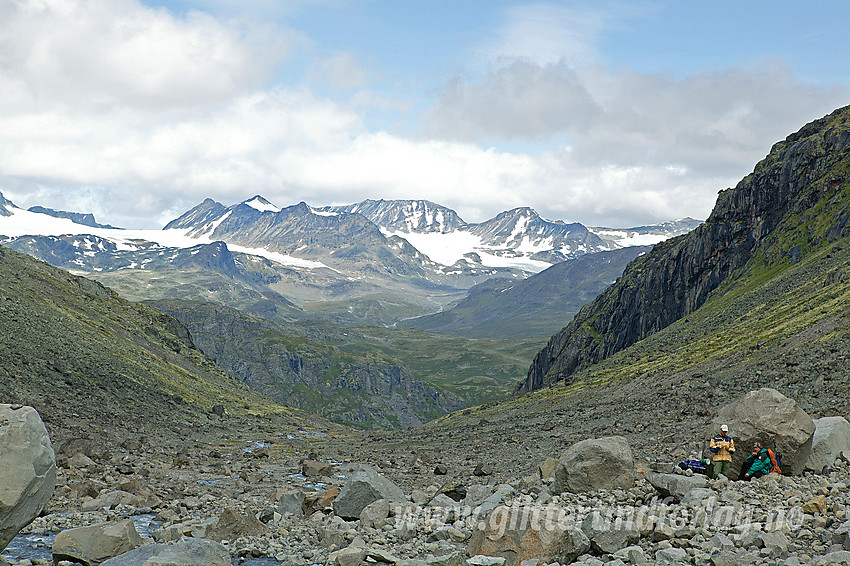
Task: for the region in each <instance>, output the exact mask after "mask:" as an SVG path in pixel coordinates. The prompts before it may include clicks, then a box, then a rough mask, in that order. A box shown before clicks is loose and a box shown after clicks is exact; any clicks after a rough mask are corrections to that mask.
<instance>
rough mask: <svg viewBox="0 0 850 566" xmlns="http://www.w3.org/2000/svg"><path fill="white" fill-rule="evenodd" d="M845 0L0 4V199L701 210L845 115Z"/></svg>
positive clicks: (133, 210)
mask: <svg viewBox="0 0 850 566" xmlns="http://www.w3.org/2000/svg"><path fill="white" fill-rule="evenodd" d="M848 21H850V2H844V1H839V0H836V1H831V2H829V1H819V0H813V1H810V2H806V3H801V2H796V1H785V0H774V1H771V2H767V1H761V0H753V1H750V2H731V1H726V0H713V1H711V2H682V1H681V0H669V1H667V0H645V1H644V0H635V1H628V2H627V1H606V0H599V1H585V2H579V1H549V2H522V1H508V0H452V1H445V0H427V1H422V0H404V1H399V0H359V1H349V0H289V1H273V0H257V1H253V2H251V1H246V0H169V1H165V0H156V1H147V2H142V1H139V0H0V192H2V193H3V194H4V196H6V197H7V198H9V199H10V200H12V201H13V202H15V203H16V204H17V205H18V206H22V207H29V206H33V205H42V206H47V207H51V208H56V209H61V210H72V211H77V212H93V213H94V214H95V215H96V217H97V218H98V220H99V221H100V222H105V223H109V224H113V225H119V226H124V227H128V228H159V227H162V226H163V225H164V224H165V223H167V222H168V221H169V220H171V219H173V218H175V217H177V216H179V215H180V214H182V213H183V212H185V211H186V210H188V209H189V208H191V207H192V206H194V205H196V204H197V203H199V202H201V201H202V200H204V199H205V198H207V197H209V198H213V199H215V200H217V201H219V202H222V203H223V204H225V205H229V204H233V203H236V202H241V201H243V200H246V199H249V198H251V197H252V196H253V195H255V194H261V195H263V196H265V197H266V198H267V199H269V200H270V201H272V202H273V203H275V204H276V205H278V206H287V205H290V204H296V203H298V202H300V201H302V200H303V201H306V202H307V203H309V204H311V205H313V206H320V205H326V204H347V203H352V202H357V201H360V200H363V199H366V198H373V199H378V198H384V199H428V200H431V201H434V202H437V203H440V204H443V205H446V206H449V207H451V208H453V209H455V210H456V211H457V212H458V213H459V214H460V215H461V217H462V218H464V219H465V220H467V221H469V222H478V221H483V220H486V219H487V218H490V217H492V216H494V215H496V214H497V213H499V212H501V211H503V210H507V209H510V208H514V207H519V206H530V207H532V208H534V209H535V210H537V212H538V213H540V214H541V215H542V216H544V217H545V218H549V219H560V220H565V221H569V222H573V221H577V222H582V223H584V224H586V225H589V226H612V227H627V226H636V225H642V224H648V223H654V222H658V221H664V220H670V219H674V218H682V217H685V216H690V217H693V218H700V219H703V218H706V217H707V216H708V214H709V212H710V211H711V208H712V206H713V204H714V201H715V199H716V196H717V192H718V191H719V190H722V189H725V188H728V187H732V186H734V185H735V184H736V183H737V182H738V181H739V180H740V179H741V178H742V177H743V176H745V175H746V174H747V173H749V172H750V171H752V169H753V167H754V165H755V164H756V163H757V162H758V161H759V160H760V159H761V158H763V157H764V156H765V155H766V154H767V152H768V151H769V150H770V147H771V146H772V145H773V144H774V143H775V142H777V141H779V140H781V139H784V138H785V137H786V136H787V135H789V134H790V133H792V132H794V131H796V130H798V129H799V128H800V127H801V126H803V125H804V124H806V123H807V122H810V121H812V120H814V119H816V118H819V117H821V116H823V115H825V114H828V113H829V112H831V111H832V110H834V109H836V108H839V107H841V106H845V105H847V104H850V73H848V63H847V54H848V53H850V34H847V33H846V23H847V22H848Z"/></svg>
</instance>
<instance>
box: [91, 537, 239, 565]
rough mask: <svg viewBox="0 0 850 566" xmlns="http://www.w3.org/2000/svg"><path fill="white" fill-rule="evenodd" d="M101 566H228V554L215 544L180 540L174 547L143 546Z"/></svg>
mask: <svg viewBox="0 0 850 566" xmlns="http://www.w3.org/2000/svg"><path fill="white" fill-rule="evenodd" d="M102 566H231V561H230V553H229V552H227V549H226V548H224V547H223V546H222V545H220V544H218V543H217V542H214V541H211V540H206V539H200V538H184V539H183V540H181V541H180V542H178V543H176V544H146V545H144V546H140V547H138V548H136V549H135V550H131V551H130V552H127V553H125V554H122V555H120V556H116V557H115V558H110V559H109V560H107V561H106V562H104V563H103V565H102Z"/></svg>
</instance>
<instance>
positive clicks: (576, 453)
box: [553, 436, 635, 493]
mask: <svg viewBox="0 0 850 566" xmlns="http://www.w3.org/2000/svg"><path fill="white" fill-rule="evenodd" d="M634 485H635V461H634V456H633V455H632V449H631V447H630V446H629V443H628V441H627V440H626V439H625V438H623V437H622V436H608V437H605V438H592V439H588V440H582V441H581V442H577V443H576V444H573V445H572V446H571V447H570V448H569V449H567V451H566V452H564V454H563V455H562V456H561V459H560V460H559V461H558V465H557V466H556V467H555V482H554V484H553V488H554V490H555V492H556V493H562V492H565V491H571V492H573V493H581V492H587V491H596V490H598V489H630V488H632V487H634Z"/></svg>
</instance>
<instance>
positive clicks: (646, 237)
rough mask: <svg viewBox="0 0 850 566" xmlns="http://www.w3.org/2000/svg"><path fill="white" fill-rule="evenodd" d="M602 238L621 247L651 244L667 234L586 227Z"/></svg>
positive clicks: (662, 238)
mask: <svg viewBox="0 0 850 566" xmlns="http://www.w3.org/2000/svg"><path fill="white" fill-rule="evenodd" d="M588 229H589V230H590V231H591V232H593V233H594V234H596V235H597V236H599V237H600V238H602V239H603V240H613V241H614V242H616V243H617V245H618V246H619V247H621V248H628V247H631V246H652V245H655V244H657V243H659V242H663V241H664V240H666V239H668V238H669V237H670V236H669V234H641V233H639V232H631V231H627V230H598V229H593V228H588Z"/></svg>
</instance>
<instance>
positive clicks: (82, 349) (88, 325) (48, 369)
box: [0, 247, 307, 432]
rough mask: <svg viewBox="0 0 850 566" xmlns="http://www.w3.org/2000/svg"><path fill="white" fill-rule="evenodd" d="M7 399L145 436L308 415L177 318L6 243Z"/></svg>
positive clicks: (0, 387)
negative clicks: (223, 362) (245, 419)
mask: <svg viewBox="0 0 850 566" xmlns="http://www.w3.org/2000/svg"><path fill="white" fill-rule="evenodd" d="M0 399H4V400H7V401H11V402H20V403H26V404H30V405H33V406H35V407H36V408H37V409H39V411H40V412H41V414H42V415H43V416H44V418H45V420H46V421H47V422H49V423H60V422H64V423H66V424H67V423H68V422H70V421H72V420H74V419H79V420H81V421H84V422H88V423H100V424H101V425H103V426H110V427H115V428H132V429H133V430H136V431H137V432H141V431H145V430H148V429H153V428H156V427H159V426H172V425H174V426H186V425H187V424H190V425H191V423H196V422H206V420H207V419H209V418H210V417H209V410H210V408H211V407H213V406H215V405H219V404H220V405H223V406H224V407H225V408H226V409H227V411H228V412H230V413H231V414H249V413H255V414H259V413H281V414H285V415H290V416H292V417H293V418H296V417H297V418H307V417H306V416H305V415H303V414H301V413H298V412H297V411H294V410H292V409H290V408H288V407H285V406H283V405H280V404H277V403H274V402H273V401H271V400H270V399H269V398H268V397H265V396H264V395H261V394H259V393H256V392H254V391H252V390H250V389H249V388H248V387H246V386H245V385H244V384H242V383H240V382H239V381H238V380H236V379H235V378H233V377H232V376H231V375H230V374H228V373H226V372H224V371H223V370H221V369H220V368H219V367H217V366H216V365H215V364H214V363H213V362H212V361H211V360H209V359H208V358H207V357H206V356H204V355H203V354H202V353H201V352H200V351H199V350H197V349H196V348H195V347H194V346H193V345H192V343H191V342H190V341H189V338H188V334H187V333H186V331H185V329H184V328H183V327H182V326H181V325H179V324H178V323H177V321H175V320H174V319H172V318H170V317H167V316H165V315H163V314H162V313H160V312H158V311H155V310H153V309H151V308H149V307H146V306H144V305H140V304H138V303H130V302H128V301H125V300H123V299H120V298H119V297H118V296H117V295H116V294H115V293H114V292H113V291H111V290H109V289H107V288H105V287H103V286H102V285H100V284H99V283H96V282H94V281H91V280H88V279H85V278H82V277H76V276H73V275H70V274H68V273H67V272H64V271H61V270H59V269H56V268H54V267H51V266H49V265H47V264H45V263H42V262H40V261H37V260H35V259H33V258H31V257H29V256H26V255H23V254H19V253H17V252H14V251H12V250H9V249H7V248H4V247H0Z"/></svg>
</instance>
